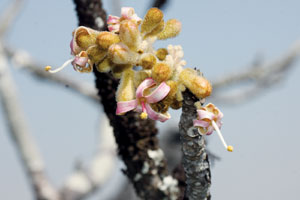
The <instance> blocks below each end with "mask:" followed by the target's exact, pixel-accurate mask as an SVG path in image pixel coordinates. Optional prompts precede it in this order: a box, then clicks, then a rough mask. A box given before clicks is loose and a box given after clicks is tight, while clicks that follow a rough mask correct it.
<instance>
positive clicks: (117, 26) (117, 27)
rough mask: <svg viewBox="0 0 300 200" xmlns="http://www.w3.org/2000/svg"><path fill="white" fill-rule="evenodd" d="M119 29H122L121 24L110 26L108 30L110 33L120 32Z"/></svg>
mask: <svg viewBox="0 0 300 200" xmlns="http://www.w3.org/2000/svg"><path fill="white" fill-rule="evenodd" d="M119 29H120V24H115V25H109V26H108V30H109V31H110V32H113V33H114V32H118V31H119Z"/></svg>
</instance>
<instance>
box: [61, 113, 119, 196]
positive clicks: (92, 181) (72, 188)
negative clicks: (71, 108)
mask: <svg viewBox="0 0 300 200" xmlns="http://www.w3.org/2000/svg"><path fill="white" fill-rule="evenodd" d="M112 132H113V131H112V128H111V126H110V125H109V122H108V120H107V119H106V118H104V119H103V120H102V121H101V129H100V131H99V144H98V149H97V152H96V154H95V156H94V157H93V159H92V161H91V162H90V163H89V165H88V166H87V167H77V168H76V169H75V171H74V173H73V174H71V175H70V176H69V177H68V178H67V180H66V182H65V184H64V186H63V188H62V190H61V198H62V199H63V200H78V199H83V198H84V197H86V196H89V195H91V194H92V193H93V192H94V191H96V190H97V189H99V187H100V186H102V185H103V184H104V183H105V182H107V181H108V180H109V178H110V177H111V176H112V172H113V171H114V170H115V169H116V156H115V152H116V144H115V141H114V138H113V135H112Z"/></svg>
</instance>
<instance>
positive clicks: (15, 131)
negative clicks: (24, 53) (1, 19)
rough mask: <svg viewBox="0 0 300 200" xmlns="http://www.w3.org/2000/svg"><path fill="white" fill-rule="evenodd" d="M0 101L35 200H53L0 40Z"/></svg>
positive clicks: (54, 198) (51, 189)
mask: <svg viewBox="0 0 300 200" xmlns="http://www.w3.org/2000/svg"><path fill="white" fill-rule="evenodd" d="M0 98H1V102H2V106H3V108H4V116H5V117H6V120H7V125H8V127H9V132H10V134H11V138H12V140H13V141H14V142H15V144H16V147H17V152H18V154H19V155H20V157H21V159H22V162H23V166H24V167H25V169H26V171H27V174H28V177H29V179H30V181H31V184H32V186H33V188H34V191H35V194H36V198H37V199H51V200H57V199H58V195H57V192H56V190H55V189H54V188H53V187H52V185H51V184H50V183H49V181H48V179H47V177H46V175H45V172H44V163H43V160H42V158H41V156H40V154H39V151H38V150H37V147H36V144H35V142H34V140H33V138H32V136H31V135H30V131H29V129H28V127H27V124H26V122H25V121H26V120H25V117H24V114H23V111H22V108H21V105H20V103H19V101H18V96H17V92H16V86H15V83H14V81H13V79H12V77H11V74H10V71H9V69H8V62H7V60H6V57H5V56H4V52H3V46H2V43H1V41H0Z"/></svg>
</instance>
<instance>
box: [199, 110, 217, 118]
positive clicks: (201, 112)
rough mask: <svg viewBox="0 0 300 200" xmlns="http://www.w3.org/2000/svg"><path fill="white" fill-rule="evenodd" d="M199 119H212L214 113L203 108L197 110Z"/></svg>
mask: <svg viewBox="0 0 300 200" xmlns="http://www.w3.org/2000/svg"><path fill="white" fill-rule="evenodd" d="M197 113H198V116H199V119H209V120H213V119H214V114H213V113H211V112H208V111H205V110H197Z"/></svg>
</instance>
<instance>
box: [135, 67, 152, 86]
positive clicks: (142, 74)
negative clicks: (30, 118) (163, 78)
mask: <svg viewBox="0 0 300 200" xmlns="http://www.w3.org/2000/svg"><path fill="white" fill-rule="evenodd" d="M149 77H150V74H149V73H147V72H146V71H145V70H141V71H135V74H134V86H135V87H136V88H137V87H138V86H139V85H140V84H141V83H142V82H143V81H144V80H145V79H146V78H149Z"/></svg>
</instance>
